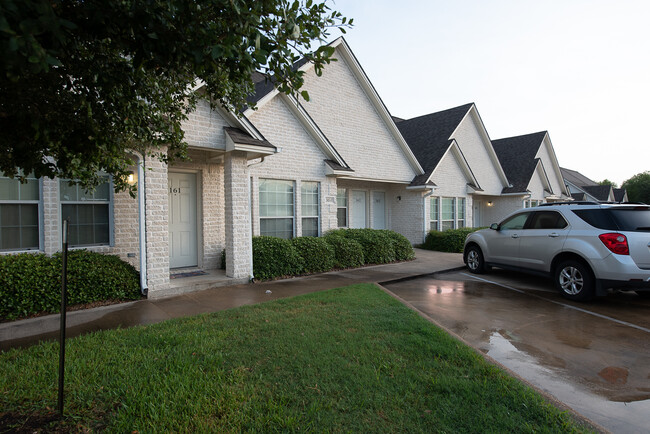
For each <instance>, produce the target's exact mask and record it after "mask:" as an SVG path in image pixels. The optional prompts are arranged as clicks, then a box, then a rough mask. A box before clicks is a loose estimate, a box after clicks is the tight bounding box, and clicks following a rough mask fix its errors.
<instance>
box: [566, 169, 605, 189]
mask: <svg viewBox="0 0 650 434" xmlns="http://www.w3.org/2000/svg"><path fill="white" fill-rule="evenodd" d="M560 170H561V171H562V177H564V180H565V181H567V182H570V183H571V184H573V185H575V186H576V187H581V186H583V185H598V183H597V182H594V181H592V180H591V179H589V178H587V177H586V176H584V175H583V174H582V173H580V172H577V171H575V170H571V169H567V168H564V167H560Z"/></svg>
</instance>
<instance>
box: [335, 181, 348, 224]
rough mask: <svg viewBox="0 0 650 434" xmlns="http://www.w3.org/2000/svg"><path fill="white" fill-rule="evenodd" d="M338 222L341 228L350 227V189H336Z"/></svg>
mask: <svg viewBox="0 0 650 434" xmlns="http://www.w3.org/2000/svg"><path fill="white" fill-rule="evenodd" d="M336 220H337V222H338V226H339V227H340V228H347V227H348V189H347V188H337V189H336Z"/></svg>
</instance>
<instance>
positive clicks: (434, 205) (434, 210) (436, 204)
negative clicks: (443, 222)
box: [429, 197, 440, 231]
mask: <svg viewBox="0 0 650 434" xmlns="http://www.w3.org/2000/svg"><path fill="white" fill-rule="evenodd" d="M439 216H440V198H437V197H432V198H431V216H430V217H429V220H430V226H429V228H430V229H431V230H432V231H437V230H438V229H439V228H438V219H439V218H440V217H439Z"/></svg>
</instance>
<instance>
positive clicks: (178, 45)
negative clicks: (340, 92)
mask: <svg viewBox="0 0 650 434" xmlns="http://www.w3.org/2000/svg"><path fill="white" fill-rule="evenodd" d="M351 23H352V20H349V21H348V20H347V19H346V18H345V17H343V16H342V15H341V14H340V13H339V12H336V11H332V10H331V9H330V8H329V7H328V6H327V5H326V4H325V3H318V2H314V1H312V0H306V1H304V0H295V1H294V0H201V1H188V0H149V1H140V0H0V50H1V51H0V52H1V57H0V63H1V65H2V73H1V74H0V171H2V172H4V173H5V174H7V175H9V176H20V174H21V172H20V170H19V169H21V170H22V173H25V174H26V173H30V172H33V173H34V174H35V175H36V176H37V177H41V176H49V177H53V176H59V177H63V178H69V179H80V180H81V182H82V183H83V184H84V185H86V186H92V185H96V184H97V183H98V182H100V179H99V178H98V176H97V173H98V172H99V171H100V170H101V171H104V172H106V173H108V174H110V175H113V179H114V182H115V186H116V190H118V191H119V190H124V189H127V188H129V186H128V184H127V183H126V180H125V178H126V174H127V173H128V168H129V166H130V165H132V164H133V157H130V156H129V155H128V154H127V152H125V151H127V150H133V151H136V152H138V153H143V152H146V153H149V154H153V155H157V156H159V157H160V158H161V159H163V160H164V161H168V160H169V159H175V158H185V157H186V145H185V144H184V142H183V131H182V130H181V122H182V121H183V120H184V119H186V117H187V115H188V113H190V112H191V111H192V110H194V109H195V107H196V102H197V99H198V98H199V97H200V96H199V95H198V94H197V93H196V92H194V90H195V89H196V87H197V85H198V84H199V83H200V84H204V85H205V86H204V88H203V89H205V94H203V95H202V96H203V97H205V98H207V99H208V100H210V101H211V103H213V104H216V103H217V102H218V103H221V104H223V105H225V106H226V107H228V108H231V109H233V110H236V109H237V108H240V107H242V106H244V105H245V104H246V103H247V101H246V99H247V96H249V94H250V93H251V91H252V89H253V83H252V81H251V74H252V73H253V72H254V71H256V70H258V71H262V72H265V73H268V74H269V75H272V76H274V79H275V80H276V84H277V86H278V87H279V89H280V90H281V91H283V92H288V93H296V92H299V89H300V87H301V85H302V84H303V77H302V72H301V71H298V70H296V69H295V68H293V64H294V62H295V61H296V60H298V59H299V58H300V57H303V56H304V57H306V58H307V59H308V60H309V61H311V62H313V63H314V64H315V69H316V72H317V73H320V71H321V69H322V67H323V66H324V65H326V64H327V63H329V62H330V61H331V60H332V54H333V52H334V50H333V49H332V48H331V47H328V46H321V47H319V48H318V49H316V50H315V51H311V50H310V47H311V45H312V43H314V41H321V42H322V41H323V40H324V38H326V37H327V36H329V30H330V29H331V28H336V27H338V28H340V29H341V30H342V31H344V30H345V27H348V26H350V25H351ZM301 94H302V96H303V97H305V98H308V95H307V94H305V93H301Z"/></svg>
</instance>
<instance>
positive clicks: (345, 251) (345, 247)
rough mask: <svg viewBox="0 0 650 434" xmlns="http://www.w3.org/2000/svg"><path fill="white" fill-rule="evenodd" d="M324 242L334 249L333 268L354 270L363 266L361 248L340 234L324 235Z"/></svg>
mask: <svg viewBox="0 0 650 434" xmlns="http://www.w3.org/2000/svg"><path fill="white" fill-rule="evenodd" d="M324 238H325V240H326V241H327V242H328V243H329V245H330V246H332V248H333V249H334V267H335V268H356V267H361V266H362V265H363V264H364V260H363V247H361V244H359V243H358V242H356V241H354V240H350V239H348V238H345V237H344V236H342V235H340V234H329V235H326V236H325V237H324Z"/></svg>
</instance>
